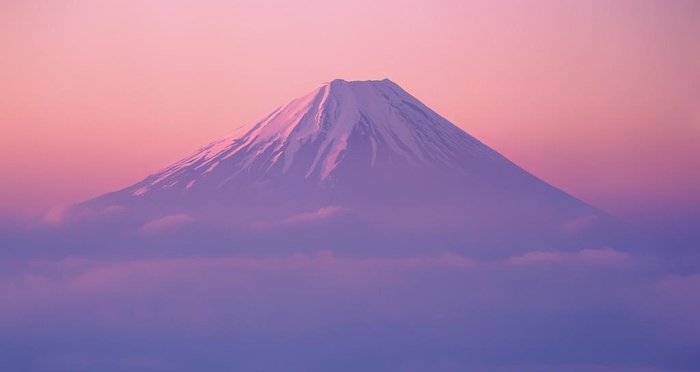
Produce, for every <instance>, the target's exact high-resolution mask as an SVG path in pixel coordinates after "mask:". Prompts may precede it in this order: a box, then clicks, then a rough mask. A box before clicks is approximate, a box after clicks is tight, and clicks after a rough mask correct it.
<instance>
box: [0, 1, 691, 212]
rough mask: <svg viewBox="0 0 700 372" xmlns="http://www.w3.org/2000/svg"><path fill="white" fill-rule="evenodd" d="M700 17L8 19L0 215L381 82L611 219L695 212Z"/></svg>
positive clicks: (405, 12)
mask: <svg viewBox="0 0 700 372" xmlns="http://www.w3.org/2000/svg"><path fill="white" fill-rule="evenodd" d="M699 37H700V3H699V2H697V1H696V0H658V1H652V0H618V1H609V0H592V1H559V0H541V1H529V0H528V1H464V0H436V1H422V2H421V1H416V0H406V1H402V2H397V1H378V0H356V1H347V2H340V1H338V2H333V1H328V0H310V1H294V2H291V1H281V0H280V1H208V2H207V1H183V0H175V1H118V2H115V1H96V0H90V1H88V0H85V1H71V2H58V1H41V0H36V1H23V0H15V1H13V0H9V1H2V2H0V50H2V58H0V87H2V88H1V89H0V123H1V125H2V132H0V174H1V175H2V182H1V183H0V214H4V215H8V214H14V215H17V214H20V215H26V214H29V213H34V212H37V211H41V210H43V209H46V208H49V207H51V206H53V205H58V204H66V203H71V202H75V201H80V200H83V199H86V198H90V197H93V196H96V195H99V194H102V193H104V192H107V191H111V190H114V189H117V188H121V187H124V186H127V185H129V184H131V183H134V182H136V181H138V180H140V179H141V178H143V177H145V176H146V175H147V174H149V173H152V172H155V171H157V170H159V169H160V168H162V167H164V166H166V165H168V164H169V163H172V162H174V161H176V160H178V159H179V158H180V157H182V156H184V155H187V154H188V153H190V152H192V151H194V150H196V149H197V148H198V147H200V146H201V145H203V144H206V143H208V142H210V141H212V140H214V139H217V138H219V137H221V136H224V135H226V134H228V133H229V132H230V131H232V130H233V129H234V128H236V127H238V126H239V125H241V124H246V123H249V122H251V121H253V120H255V119H258V118H260V117H262V116H265V115H266V114H267V113H269V111H271V110H273V109H274V108H276V107H277V106H279V105H281V104H283V103H285V102H286V101H288V100H290V99H292V98H295V97H297V96H299V95H301V94H303V93H305V92H307V91H309V90H311V89H313V88H315V87H316V86H317V85H318V84H320V83H322V82H325V81H329V80H332V79H335V78H343V79H348V80H350V79H361V80H365V79H381V78H385V77H387V78H390V79H392V80H393V81H395V82H396V83H398V84H399V85H401V86H402V87H403V88H404V89H406V90H407V91H408V92H410V93H411V94H413V95H415V96H416V97H417V98H418V99H420V100H422V101H423V102H424V103H426V104H427V105H428V106H430V107H431V108H433V109H434V110H436V111H437V112H438V113H440V114H442V115H443V116H445V117H446V118H447V119H449V120H451V121H452V122H454V123H455V124H457V125H459V126H460V127H462V128H463V129H465V130H466V131H467V132H469V133H470V134H472V135H474V136H476V137H477V138H479V139H481V140H482V141H484V142H485V143H487V144H488V145H490V146H492V147H494V148H495V149H496V150H498V151H500V152H502V153H503V154H505V155H506V156H508V157H509V158H510V159H511V160H513V161H515V162H516V163H518V164H519V165H521V166H523V167H524V168H526V169H528V170H530V171H531V172H533V173H534V174H536V175H538V176H540V177H541V178H543V179H544V180H546V181H548V182H550V183H552V184H553V185H555V186H558V187H560V188H563V189H564V190H566V191H568V192H570V193H572V194H574V195H576V196H578V197H580V198H582V199H583V200H585V201H588V202H591V203H593V204H594V205H597V206H599V207H601V208H603V209H605V210H608V211H610V212H612V213H615V214H618V215H622V216H633V215H639V214H648V213H656V212H663V211H665V212H678V211H683V210H685V211H687V212H692V211H697V210H700V209H698V208H700V191H699V190H700V170H699V169H700V42H698V39H699Z"/></svg>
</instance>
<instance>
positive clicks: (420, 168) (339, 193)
mask: <svg viewBox="0 0 700 372" xmlns="http://www.w3.org/2000/svg"><path fill="white" fill-rule="evenodd" d="M110 206H118V207H120V208H124V209H126V210H128V211H130V212H131V213H133V214H134V215H137V216H141V217H142V218H144V219H146V220H149V219H157V218H162V217H164V216H168V215H182V214H184V215H187V216H190V217H192V218H194V219H198V220H207V221H214V222H222V223H223V222H224V221H226V223H231V224H233V225H236V226H245V225H249V226H252V225H259V224H261V223H272V222H274V221H284V220H287V219H289V218H293V217H294V216H298V215H308V214H310V213H311V214H313V213H317V212H318V211H323V210H325V211H328V210H336V211H337V210H343V211H352V213H355V214H356V215H357V216H359V217H358V218H361V219H363V220H366V221H370V223H372V224H378V225H382V224H391V225H402V224H404V223H405V226H414V227H415V226H423V227H425V226H428V225H435V226H438V225H439V226H442V227H444V226H452V227H454V228H457V229H474V228H484V227H485V226H491V227H495V226H503V225H508V226H514V225H518V226H521V225H533V224H540V225H542V226H553V224H554V225H557V226H558V225H560V224H561V223H564V222H566V221H569V220H571V219H576V218H578V217H580V216H587V215H600V214H601V213H600V212H599V211H597V210H596V209H595V208H593V207H590V206H588V205H586V204H584V203H582V202H580V201H578V200H577V199H575V198H573V197H571V196H569V195H568V194H566V193H564V192H562V191H560V190H558V189H556V188H554V187H552V186H550V185H548V184H546V183H545V182H543V181H541V180H539V179H538V178H536V177H534V176H532V175H531V174H529V173H528V172H526V171H524V170H523V169H521V168H520V167H518V166H517V165H515V164H513V163H512V162H510V161H509V160H508V159H506V158H505V157H503V156H502V155H500V154H499V153H497V152H496V151H494V150H492V149H491V148H489V147H488V146H486V145H484V144H483V143H481V142H480V141H478V140H477V139H475V138H474V137H472V136H470V135H469V134H467V133H465V132H464V131H463V130H462V129H460V128H459V127H457V126H455V125H454V124H452V123H450V122H449V121H447V120H446V119H444V118H443V117H441V116H440V115H438V114H437V113H435V112H434V111H433V110H431V109H430V108H428V107H427V106H425V105H424V104H423V103H421V102H420V101H419V100H418V99H416V98H415V97H413V96H411V95H410V94H408V93H407V92H406V91H404V90H403V89H401V87H399V86H398V85H397V84H395V83H393V82H392V81H390V80H387V79H385V80H379V81H344V80H334V81H332V82H329V83H325V84H322V85H321V86H319V87H317V88H316V89H314V90H313V91H311V92H309V93H307V94H305V95H303V96H301V97H299V98H297V99H294V100H292V101H291V102H289V103H287V104H286V105H283V106H281V107H280V108H278V109H277V110H275V111H273V112H272V113H271V114H270V115H268V116H267V117H265V118H264V119H262V120H260V121H258V122H256V123H253V124H252V125H248V126H243V127H240V128H238V129H237V130H236V131H235V132H234V133H233V134H232V135H231V136H229V137H226V138H223V139H220V140H218V141H215V142H212V143H210V144H209V145H207V146H204V147H203V148H201V149H199V150H198V151H196V152H195V153H193V154H192V155H190V156H188V157H186V158H184V159H182V160H180V161H179V162H177V163H175V164H173V165H171V166H169V167H167V168H165V169H164V170H162V171H160V172H158V173H156V174H154V175H151V176H149V177H147V178H146V179H144V180H143V181H141V182H139V183H137V184H135V185H133V186H130V187H127V188H125V189H123V190H120V191H117V192H114V193H110V194H106V195H104V196H101V197H99V198H97V199H94V200H91V201H88V202H86V203H83V204H81V205H79V206H78V208H79V209H90V210H95V209H98V210H99V209H102V208H107V207H110Z"/></svg>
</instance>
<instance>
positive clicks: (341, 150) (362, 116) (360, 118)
mask: <svg viewBox="0 0 700 372" xmlns="http://www.w3.org/2000/svg"><path fill="white" fill-rule="evenodd" d="M354 137H357V138H355V139H356V140H359V138H362V139H363V140H364V141H366V142H367V143H368V144H369V151H370V154H369V157H368V162H369V164H367V165H368V167H370V168H373V167H374V166H375V164H376V162H377V159H378V156H382V155H380V154H383V155H384V156H391V157H395V158H397V159H400V160H403V161H405V162H406V163H409V164H414V165H418V164H430V165H436V164H441V165H443V166H454V164H455V160H456V159H458V158H459V156H460V155H461V154H460V152H463V151H462V150H465V149H469V150H470V151H471V152H472V156H475V155H476V156H484V157H488V158H491V159H494V160H499V159H500V156H499V155H498V154H496V153H495V152H493V151H491V150H490V149H489V148H488V147H486V146H484V145H483V144H481V143H480V142H479V141H477V140H476V139H474V138H473V137H471V136H469V135H467V134H466V133H464V132H463V131H462V130H461V129H459V128H457V127H456V126H454V125H453V124H451V123H449V122H448V121H447V120H445V119H444V118H442V117H440V116H439V115H437V114H436V113H435V112H433V111H432V110H430V109H429V108H427V107H426V106H425V105H423V104H422V103H421V102H420V101H418V100H417V99H416V98H414V97H413V96H411V95H410V94H408V93H406V92H405V91H404V90H403V89H401V88H400V87H399V86H398V85H396V84H395V83H393V82H391V81H390V80H388V79H384V80H376V81H350V82H349V81H344V80H340V79H338V80H333V81H331V82H329V83H325V84H322V85H321V86H319V87H318V88H316V89H314V90H312V91H311V92H309V93H307V94H305V95H303V96H301V97H299V98H297V99H294V100H292V101H291V102H289V103H287V104H286V105H284V106H281V107H280V108H278V109H277V110H275V111H274V112H272V113H271V114H270V115H268V116H267V117H266V118H264V119H262V120H260V121H258V122H256V123H253V124H251V125H248V126H243V127H240V128H238V129H237V130H235V132H234V133H233V134H232V135H230V136H228V137H226V138H223V139H221V140H218V141H215V142H213V143H211V144H209V145H207V146H205V147H203V148H201V149H200V150H199V151H197V152H196V153H194V154H193V155H191V156H189V157H187V158H186V159H183V160H182V161H180V162H178V163H177V164H175V165H173V166H171V167H169V168H167V169H165V170H164V171H163V172H161V173H160V174H157V175H154V176H152V177H151V181H150V182H149V183H148V184H146V185H142V186H141V187H139V188H138V189H136V190H133V193H134V194H135V195H142V194H144V193H145V192H147V191H148V190H150V189H152V188H154V187H160V188H168V187H171V186H173V185H175V183H176V182H179V181H181V180H177V179H174V178H173V177H174V176H175V175H177V174H181V173H183V172H185V170H186V169H189V170H191V171H193V172H189V173H192V174H190V176H192V177H191V179H190V180H187V184H188V185H189V187H192V186H193V185H195V183H196V182H197V180H196V178H197V177H201V176H206V175H208V174H210V173H212V172H214V171H215V170H217V168H220V167H222V166H223V164H224V163H230V162H231V161H230V159H232V158H238V159H237V160H238V161H235V163H236V166H235V167H234V168H236V169H232V170H231V172H230V173H231V174H229V176H234V175H235V174H236V173H237V172H242V171H250V170H251V167H253V166H256V167H257V168H258V170H259V168H260V166H261V164H260V162H261V161H263V163H265V164H264V165H262V166H263V170H272V169H278V170H279V171H280V172H281V173H287V172H288V171H289V170H290V169H291V168H292V166H294V165H295V163H296V165H297V166H302V167H303V168H304V172H303V174H304V177H306V178H314V179H316V180H318V181H324V180H326V179H327V178H328V177H330V176H331V174H332V173H333V171H334V170H335V169H336V168H337V167H338V165H339V164H340V163H341V162H342V161H343V157H344V155H345V154H346V152H347V149H348V145H349V142H350V141H351V140H352V139H353V138H354ZM311 148H313V150H310V149H311ZM304 150H306V151H304ZM387 150H388V151H387ZM301 152H303V153H304V155H303V156H299V155H300V153H301ZM242 155H245V156H242ZM261 157H264V159H262V158H261ZM225 183H226V182H223V183H222V184H221V185H220V186H224V184H225Z"/></svg>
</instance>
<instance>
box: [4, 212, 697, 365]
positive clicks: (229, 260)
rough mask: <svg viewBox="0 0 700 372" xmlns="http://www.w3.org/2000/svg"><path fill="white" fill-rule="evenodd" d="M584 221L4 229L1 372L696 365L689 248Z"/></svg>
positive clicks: (317, 220)
mask: <svg viewBox="0 0 700 372" xmlns="http://www.w3.org/2000/svg"><path fill="white" fill-rule="evenodd" d="M111 218H115V216H111ZM107 221H113V220H110V219H108V220H107ZM103 222H104V221H103ZM579 225H584V224H583V223H582V222H580V221H578V225H577V224H576V223H574V224H571V225H570V226H569V229H568V230H567V229H565V230H562V233H561V235H560V237H559V239H558V240H556V239H555V240H550V241H543V242H541V245H539V246H536V245H534V244H535V243H534V242H533V243H532V244H533V245H531V246H527V245H523V243H522V241H520V240H519V239H511V238H509V237H505V236H499V237H498V239H495V238H492V239H491V240H490V241H489V240H488V239H483V241H482V243H483V244H485V245H484V246H480V245H479V242H477V241H472V242H468V241H466V240H463V239H466V238H465V237H461V238H460V237H459V236H458V235H454V234H453V235H447V236H445V234H414V235H412V236H405V235H404V234H400V235H397V236H391V234H388V233H386V234H384V235H378V234H370V232H368V227H367V226H366V225H364V224H363V223H362V221H359V220H358V219H356V218H355V217H354V216H352V215H351V214H348V213H346V211H339V210H328V211H320V212H318V213H315V214H308V215H305V216H299V217H297V218H295V219H290V220H289V221H287V224H286V225H284V226H281V225H276V226H268V227H259V228H258V229H259V230H255V231H250V232H249V233H248V234H243V233H242V232H235V233H230V232H229V233H224V232H222V231H218V232H213V231H211V230H205V229H204V228H203V227H202V226H198V225H197V223H196V222H195V221H192V220H191V219H188V218H185V217H182V216H181V217H177V216H173V217H172V218H169V219H166V220H160V221H157V223H156V222H152V223H150V224H145V225H141V226H137V227H136V228H135V229H134V230H132V231H131V232H123V231H121V232H110V231H107V230H108V226H111V224H100V223H97V222H94V224H93V225H91V226H89V228H87V227H85V226H80V227H78V226H72V227H66V226H46V225H44V224H42V225H41V226H35V227H32V228H29V231H26V230H24V229H20V228H16V227H15V228H12V229H5V230H3V232H2V234H1V235H2V239H3V242H4V244H3V246H4V249H3V251H2V259H0V297H1V298H2V303H3V306H2V307H0V329H2V332H0V343H1V344H2V345H3V347H2V348H1V349H0V368H2V369H3V370H17V371H94V370H96V369H99V370H101V371H127V370H128V371H191V370H207V371H226V370H260V371H276V370H291V371H327V370H333V371H357V370H367V371H426V370H431V371H464V370H475V371H693V370H695V369H696V368H697V366H698V363H700V359H699V358H698V355H700V353H698V351H700V350H698V345H700V323H698V321H697V314H698V313H700V270H698V268H699V267H700V256H699V255H698V254H697V253H694V251H696V248H697V246H696V245H694V243H693V242H692V241H689V242H686V244H679V242H677V241H676V242H673V241H672V240H671V239H668V240H666V241H663V240H662V238H664V236H662V235H655V237H656V238H657V239H656V241H653V239H650V238H649V237H648V236H647V237H646V238H645V239H636V240H633V239H631V238H630V237H632V236H635V235H634V234H633V233H631V232H627V235H626V236H627V237H628V238H630V239H618V240H617V241H616V242H614V244H615V245H606V246H595V245H587V243H586V242H585V239H584V240H583V241H581V240H580V239H578V238H576V236H577V235H576V234H582V233H583V232H584V231H585V229H583V227H581V226H579ZM439 237H441V238H439ZM460 239H462V240H460ZM509 240H510V241H509ZM611 242H612V241H611ZM659 242H660V243H659ZM509 244H511V246H509ZM487 245H490V246H487ZM514 247H515V248H514ZM495 248H499V250H498V252H499V253H498V254H494V253H493V250H494V249H495Z"/></svg>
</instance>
